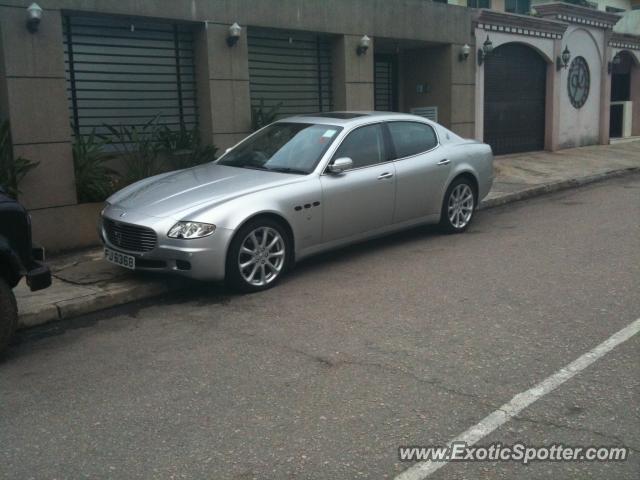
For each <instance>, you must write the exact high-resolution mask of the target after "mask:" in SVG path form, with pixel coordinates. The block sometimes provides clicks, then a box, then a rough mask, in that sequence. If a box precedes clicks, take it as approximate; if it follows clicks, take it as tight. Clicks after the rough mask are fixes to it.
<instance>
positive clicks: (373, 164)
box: [320, 123, 396, 243]
mask: <svg viewBox="0 0 640 480" xmlns="http://www.w3.org/2000/svg"><path fill="white" fill-rule="evenodd" d="M343 157H348V158H350V159H351V160H352V161H353V167H352V168H351V169H349V170H347V171H344V172H342V173H339V174H333V173H329V172H325V173H323V174H322V175H321V177H320V181H321V184H322V198H323V202H322V203H323V205H324V207H323V235H322V238H323V243H326V242H331V241H336V240H340V239H346V238H348V237H351V236H354V235H358V234H363V233H365V232H369V231H372V230H375V229H377V228H380V227H383V226H385V225H389V224H391V222H392V221H393V211H394V199H395V189H396V187H395V166H394V164H393V162H392V161H390V159H389V156H388V154H387V149H386V148H385V135H384V131H383V127H382V124H381V123H377V124H373V125H365V126H362V127H358V128H356V129H354V130H353V131H352V132H350V133H349V134H348V135H347V136H346V137H345V139H344V140H343V141H342V143H341V144H340V146H339V147H338V149H337V150H336V152H335V154H334V155H333V157H332V159H331V162H333V161H334V160H335V159H338V158H343ZM331 162H329V164H331Z"/></svg>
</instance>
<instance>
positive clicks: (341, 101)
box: [332, 35, 374, 110]
mask: <svg viewBox="0 0 640 480" xmlns="http://www.w3.org/2000/svg"><path fill="white" fill-rule="evenodd" d="M361 37H362V35H343V36H341V37H338V38H337V39H336V40H335V41H334V43H333V50H332V66H333V109H334V110H373V109H374V98H373V52H374V41H373V39H372V40H371V46H370V47H369V50H367V52H366V53H365V54H363V55H358V54H357V53H356V50H357V48H358V42H359V41H360V38H361Z"/></svg>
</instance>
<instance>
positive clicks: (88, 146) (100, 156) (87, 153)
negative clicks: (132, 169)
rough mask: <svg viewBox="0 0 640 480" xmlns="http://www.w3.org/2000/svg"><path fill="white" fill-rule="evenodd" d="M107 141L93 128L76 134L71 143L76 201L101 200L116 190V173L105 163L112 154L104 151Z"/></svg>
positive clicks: (111, 157)
mask: <svg viewBox="0 0 640 480" xmlns="http://www.w3.org/2000/svg"><path fill="white" fill-rule="evenodd" d="M107 143H108V142H107V141H106V140H105V139H103V138H100V137H99V136H98V135H97V134H96V131H95V128H94V129H93V130H92V131H91V133H90V134H89V135H77V136H76V138H75V141H74V143H73V148H72V151H73V165H74V168H75V176H76V191H77V193H78V201H79V202H81V203H83V202H101V201H103V200H105V199H106V198H107V197H108V196H109V195H111V194H112V193H113V192H114V191H115V190H116V185H117V179H118V176H119V175H118V173H117V172H116V171H115V170H113V169H112V168H110V167H109V166H108V165H107V162H108V161H109V160H111V159H113V155H112V154H109V153H106V152H105V146H106V144H107Z"/></svg>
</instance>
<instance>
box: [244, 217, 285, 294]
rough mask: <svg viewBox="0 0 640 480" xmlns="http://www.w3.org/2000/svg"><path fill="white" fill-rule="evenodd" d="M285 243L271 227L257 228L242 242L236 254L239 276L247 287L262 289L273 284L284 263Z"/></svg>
mask: <svg viewBox="0 0 640 480" xmlns="http://www.w3.org/2000/svg"><path fill="white" fill-rule="evenodd" d="M285 253H286V252H285V242H284V239H283V238H282V236H281V235H280V233H279V232H278V231H277V230H275V229H274V228H271V227H266V226H263V227H258V228H256V229H255V230H253V231H251V232H250V233H249V234H248V235H247V236H246V237H245V238H244V240H243V241H242V244H241V245H240V252H239V253H238V269H239V271H240V275H241V276H242V278H243V279H244V281H245V282H247V283H248V284H249V285H253V286H256V287H262V286H265V285H268V284H269V283H271V282H273V281H274V280H275V279H276V278H277V277H278V276H279V275H280V273H281V272H282V269H283V267H284V263H285Z"/></svg>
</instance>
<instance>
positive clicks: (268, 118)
mask: <svg viewBox="0 0 640 480" xmlns="http://www.w3.org/2000/svg"><path fill="white" fill-rule="evenodd" d="M280 107H282V102H279V103H277V104H276V105H272V106H271V107H268V108H267V107H265V105H264V98H261V99H260V104H259V105H257V106H255V105H252V106H251V128H252V129H253V131H254V132H255V131H256V130H259V129H261V128H262V127H264V126H266V125H269V124H270V123H272V122H274V121H275V120H276V119H277V118H278V115H279V113H280Z"/></svg>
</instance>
